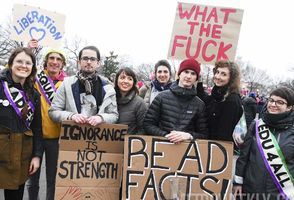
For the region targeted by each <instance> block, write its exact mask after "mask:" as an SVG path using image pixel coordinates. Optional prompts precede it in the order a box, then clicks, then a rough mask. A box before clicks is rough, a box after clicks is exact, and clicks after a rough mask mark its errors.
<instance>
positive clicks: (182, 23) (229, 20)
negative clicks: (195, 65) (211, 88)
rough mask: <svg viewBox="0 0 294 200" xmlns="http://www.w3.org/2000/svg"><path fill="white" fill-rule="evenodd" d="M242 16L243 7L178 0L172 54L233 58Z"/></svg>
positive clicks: (203, 58)
mask: <svg viewBox="0 0 294 200" xmlns="http://www.w3.org/2000/svg"><path fill="white" fill-rule="evenodd" d="M242 16H243V11H242V10H239V9H234V8H222V7H213V6H204V5H195V4H188V3H178V7H177V12H176V17H175V21H174V27H173V33H172V37H171V41H170V48H169V52H168V57H169V58H176V59H186V58H194V59H196V60H197V61H199V62H201V63H214V62H215V61H217V60H222V59H224V60H232V61H233V60H234V58H235V54H236V49H237V43H238V38H239V32H240V26H241V22H242Z"/></svg>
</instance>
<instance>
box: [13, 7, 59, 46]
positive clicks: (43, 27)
mask: <svg viewBox="0 0 294 200" xmlns="http://www.w3.org/2000/svg"><path fill="white" fill-rule="evenodd" d="M12 15H13V21H12V30H11V35H10V37H11V39H13V40H16V41H25V42H29V41H30V40H31V39H36V40H38V42H39V44H40V45H43V46H50V47H56V48H58V47H59V46H60V45H61V44H62V42H61V41H62V39H63V38H64V25H65V15H62V14H58V13H56V12H51V11H47V10H44V9H41V8H37V7H32V6H28V5H21V4H15V5H14V6H13V12H12Z"/></svg>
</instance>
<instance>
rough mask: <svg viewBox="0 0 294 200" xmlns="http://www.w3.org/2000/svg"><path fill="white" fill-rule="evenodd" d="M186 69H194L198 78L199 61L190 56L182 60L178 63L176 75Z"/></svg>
mask: <svg viewBox="0 0 294 200" xmlns="http://www.w3.org/2000/svg"><path fill="white" fill-rule="evenodd" d="M186 69H190V70H193V71H195V72H196V74H197V79H198V78H199V74H200V64H199V62H197V61H196V60H194V59H191V58H190V59H186V60H184V61H182V62H181V64H180V68H179V71H178V76H179V75H180V74H181V72H182V71H184V70H186Z"/></svg>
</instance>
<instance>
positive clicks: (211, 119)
mask: <svg viewBox="0 0 294 200" xmlns="http://www.w3.org/2000/svg"><path fill="white" fill-rule="evenodd" d="M213 83H214V87H213V88H212V91H211V95H207V94H206V93H205V92H204V89H203V86H202V83H198V84H197V95H198V96H199V97H200V98H201V99H202V100H203V101H204V103H205V105H206V113H207V117H208V129H209V139H212V140H226V141H233V137H232V134H233V131H234V128H235V126H236V124H237V123H238V121H239V119H240V118H241V116H242V114H243V109H242V101H241V97H240V94H239V92H240V71H239V67H238V66H237V64H236V63H234V62H230V61H218V62H216V63H215V67H214V68H213Z"/></svg>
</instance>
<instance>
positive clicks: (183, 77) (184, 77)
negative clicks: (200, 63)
mask: <svg viewBox="0 0 294 200" xmlns="http://www.w3.org/2000/svg"><path fill="white" fill-rule="evenodd" d="M196 81H197V74H196V72H195V71H193V70H191V69H186V70H184V71H182V72H181V73H180V75H179V86H180V87H183V88H192V86H193V85H194V84H195V83H196Z"/></svg>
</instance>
